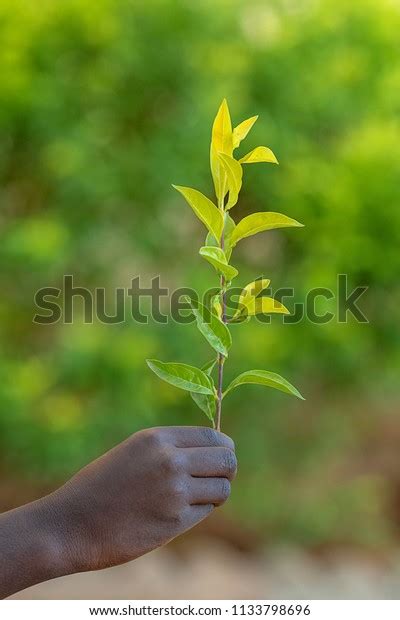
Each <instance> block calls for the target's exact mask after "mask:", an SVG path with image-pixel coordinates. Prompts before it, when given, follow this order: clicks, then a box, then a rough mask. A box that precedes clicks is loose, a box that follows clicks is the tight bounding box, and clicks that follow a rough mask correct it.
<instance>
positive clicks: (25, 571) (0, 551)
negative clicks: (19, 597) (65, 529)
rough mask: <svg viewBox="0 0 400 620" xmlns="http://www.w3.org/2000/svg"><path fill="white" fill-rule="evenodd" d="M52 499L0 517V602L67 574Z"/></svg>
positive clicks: (49, 497) (46, 499) (66, 565)
mask: <svg viewBox="0 0 400 620" xmlns="http://www.w3.org/2000/svg"><path fill="white" fill-rule="evenodd" d="M59 529H60V526H59V524H58V523H57V515H56V513H55V511H54V510H53V508H52V501H51V496H48V497H45V498H43V499H41V500H39V501H37V502H33V503H31V504H27V505H26V506H21V507H20V508H17V509H15V510H11V511H9V512H6V513H3V514H0V598H5V597H7V596H10V595H11V594H14V593H15V592H18V591H19V590H23V589H24V588H28V587H29V586H32V585H35V584H36V583H39V582H41V581H46V580H48V579H52V578H54V577H59V576H61V575H65V574H67V573H68V572H70V570H69V567H68V562H66V554H65V549H64V545H63V543H62V537H61V535H60V533H59Z"/></svg>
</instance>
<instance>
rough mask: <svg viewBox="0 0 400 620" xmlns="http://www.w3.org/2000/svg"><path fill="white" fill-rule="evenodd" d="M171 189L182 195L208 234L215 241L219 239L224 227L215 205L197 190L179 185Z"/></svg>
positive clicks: (222, 218) (222, 219) (222, 217)
mask: <svg viewBox="0 0 400 620" xmlns="http://www.w3.org/2000/svg"><path fill="white" fill-rule="evenodd" d="M172 187H174V188H175V189H176V190H177V191H178V192H180V193H181V194H182V196H183V197H184V198H185V199H186V201H187V202H188V204H189V205H190V206H191V207H192V209H193V211H194V212H195V214H196V215H197V217H198V218H199V220H200V221H202V222H203V224H204V225H205V226H206V227H207V229H208V230H209V232H210V233H211V234H212V235H214V237H215V238H216V239H220V238H221V235H222V229H223V227H224V216H223V214H222V212H221V211H220V210H219V209H217V207H216V206H215V204H214V203H213V202H211V200H209V199H208V198H207V197H206V196H204V194H202V193H201V192H199V191H198V190H197V189H192V188H191V187H181V186H180V185H173V186H172Z"/></svg>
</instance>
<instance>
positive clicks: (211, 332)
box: [187, 297, 232, 357]
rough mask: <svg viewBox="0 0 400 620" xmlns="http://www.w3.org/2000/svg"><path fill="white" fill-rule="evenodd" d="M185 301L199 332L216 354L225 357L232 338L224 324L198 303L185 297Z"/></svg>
mask: <svg viewBox="0 0 400 620" xmlns="http://www.w3.org/2000/svg"><path fill="white" fill-rule="evenodd" d="M187 301H188V303H189V304H190V306H191V308H192V310H193V314H194V316H195V318H196V321H197V327H198V329H199V331H200V332H201V333H202V334H203V336H204V337H205V339H206V340H207V341H208V343H209V344H210V345H211V346H212V348H213V349H214V350H215V351H217V353H221V354H222V355H223V356H224V357H227V356H228V350H229V349H230V347H231V345H232V337H231V334H230V331H229V329H228V328H227V326H226V325H225V323H223V322H222V321H221V320H220V319H219V317H218V316H217V315H216V314H215V313H214V312H211V310H209V308H207V307H206V306H204V305H203V304H202V303H200V302H199V301H195V300H194V299H190V298H189V297H187Z"/></svg>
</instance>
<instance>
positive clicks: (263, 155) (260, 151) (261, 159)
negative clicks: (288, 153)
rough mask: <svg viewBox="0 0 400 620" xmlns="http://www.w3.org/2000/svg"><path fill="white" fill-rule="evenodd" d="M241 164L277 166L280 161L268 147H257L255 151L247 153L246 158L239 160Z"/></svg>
mask: <svg viewBox="0 0 400 620" xmlns="http://www.w3.org/2000/svg"><path fill="white" fill-rule="evenodd" d="M239 162H240V163H241V164H258V163H267V164H277V163H278V160H277V159H276V157H275V155H274V154H273V152H272V151H271V149H269V148H268V147H266V146H257V147H256V148H255V149H253V150H252V151H250V153H247V155H245V156H244V157H241V159H239Z"/></svg>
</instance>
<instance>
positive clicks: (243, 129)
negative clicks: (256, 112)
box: [233, 116, 258, 149]
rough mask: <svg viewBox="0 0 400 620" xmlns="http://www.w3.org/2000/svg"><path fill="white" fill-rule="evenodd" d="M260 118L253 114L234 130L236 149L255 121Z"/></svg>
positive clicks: (234, 145)
mask: <svg viewBox="0 0 400 620" xmlns="http://www.w3.org/2000/svg"><path fill="white" fill-rule="evenodd" d="M257 119H258V116H252V117H251V118H247V119H246V120H245V121H243V122H241V123H240V124H239V125H238V126H237V127H235V129H234V130H233V148H234V149H236V148H237V147H238V146H239V144H240V143H241V141H242V140H244V139H245V137H246V136H247V134H248V133H249V131H250V129H251V128H252V127H253V125H254V123H255V122H256V120H257Z"/></svg>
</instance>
